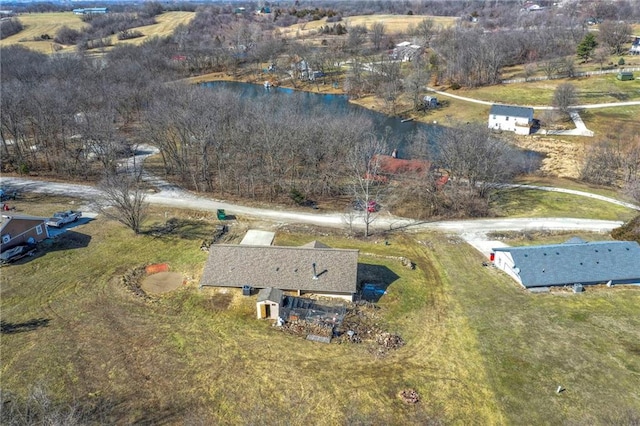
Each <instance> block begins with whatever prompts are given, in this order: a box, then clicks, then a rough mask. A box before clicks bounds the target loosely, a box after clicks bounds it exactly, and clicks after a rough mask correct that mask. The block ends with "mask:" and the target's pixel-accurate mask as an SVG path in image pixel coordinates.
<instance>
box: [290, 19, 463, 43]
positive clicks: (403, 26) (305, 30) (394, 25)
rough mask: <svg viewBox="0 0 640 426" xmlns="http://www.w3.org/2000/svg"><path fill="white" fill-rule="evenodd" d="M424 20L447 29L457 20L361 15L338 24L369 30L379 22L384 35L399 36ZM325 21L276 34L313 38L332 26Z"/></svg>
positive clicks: (321, 20)
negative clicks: (323, 28) (383, 28)
mask: <svg viewBox="0 0 640 426" xmlns="http://www.w3.org/2000/svg"><path fill="white" fill-rule="evenodd" d="M425 19H431V20H432V21H433V22H434V24H435V25H436V27H441V28H447V27H450V26H452V25H454V24H455V23H456V22H457V21H458V19H457V18H453V17H446V16H428V15H411V16H409V15H385V14H381V15H362V16H348V17H345V18H344V19H343V20H342V21H340V22H339V23H340V24H342V25H344V26H346V27H347V28H349V27H354V26H365V27H367V28H368V29H371V26H372V25H373V24H374V23H376V22H380V23H382V24H383V25H384V26H385V33H386V34H399V33H406V31H407V29H408V27H409V25H413V26H414V27H415V26H416V25H418V24H419V23H420V22H422V21H423V20H425ZM326 21H327V19H326V18H323V19H319V20H317V21H311V22H305V23H302V24H295V25H291V26H288V27H286V28H280V29H278V30H277V31H278V33H279V34H280V35H281V36H283V37H288V38H295V37H302V38H305V37H307V36H313V35H316V34H317V31H318V29H319V28H321V27H323V26H325V25H334V24H333V23H330V24H327V22H326Z"/></svg>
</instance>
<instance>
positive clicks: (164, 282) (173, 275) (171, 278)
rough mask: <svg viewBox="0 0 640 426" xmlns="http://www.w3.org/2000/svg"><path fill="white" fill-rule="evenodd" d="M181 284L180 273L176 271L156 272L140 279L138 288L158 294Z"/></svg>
mask: <svg viewBox="0 0 640 426" xmlns="http://www.w3.org/2000/svg"><path fill="white" fill-rule="evenodd" d="M181 285H182V274H179V273H177V272H158V273H157V274H153V275H149V276H147V277H146V278H145V279H144V280H142V284H141V285H140V288H142V289H143V290H144V291H145V292H146V293H150V294H160V293H167V292H169V291H171V290H175V289H176V288H178V287H180V286H181Z"/></svg>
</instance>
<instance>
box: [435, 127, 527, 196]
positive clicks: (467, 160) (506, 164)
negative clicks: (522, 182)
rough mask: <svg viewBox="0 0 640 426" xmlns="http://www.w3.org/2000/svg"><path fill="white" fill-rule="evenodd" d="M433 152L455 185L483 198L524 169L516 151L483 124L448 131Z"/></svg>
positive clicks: (448, 129) (520, 157) (445, 131)
mask: <svg viewBox="0 0 640 426" xmlns="http://www.w3.org/2000/svg"><path fill="white" fill-rule="evenodd" d="M434 149H435V150H436V152H435V155H434V157H435V158H437V159H438V162H439V163H440V165H441V166H442V167H443V168H444V169H446V170H447V171H448V173H449V177H450V178H451V179H452V180H453V181H454V183H455V184H458V185H463V186H467V187H468V188H469V189H470V190H474V191H477V194H478V195H480V196H481V197H486V196H488V195H489V192H490V190H491V189H493V188H495V185H496V183H502V182H506V181H508V180H509V179H510V178H512V177H513V176H514V175H515V174H516V173H518V172H519V171H520V170H522V168H523V167H524V166H525V164H524V163H523V159H522V156H521V155H520V154H519V153H518V151H517V150H516V149H515V148H513V147H512V146H511V145H509V144H508V143H507V142H506V141H504V140H502V139H497V138H495V137H494V136H493V135H491V133H490V130H489V129H488V128H487V127H486V126H483V125H480V124H467V125H465V126H462V127H458V128H447V129H445V130H444V131H443V134H442V137H441V138H440V140H439V144H438V146H437V147H436V148H434Z"/></svg>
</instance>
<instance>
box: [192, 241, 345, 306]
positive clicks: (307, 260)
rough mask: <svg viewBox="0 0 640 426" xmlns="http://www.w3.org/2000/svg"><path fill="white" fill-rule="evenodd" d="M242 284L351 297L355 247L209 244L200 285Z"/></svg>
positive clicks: (236, 285) (258, 287)
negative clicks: (352, 248) (351, 248)
mask: <svg viewBox="0 0 640 426" xmlns="http://www.w3.org/2000/svg"><path fill="white" fill-rule="evenodd" d="M245 285H249V286H251V287H253V288H257V289H264V288H268V287H273V288H276V289H281V290H285V291H289V292H295V293H296V294H297V295H298V296H301V295H303V294H316V295H320V296H328V297H337V298H342V299H346V300H349V301H353V296H354V295H355V293H356V292H357V285H358V250H350V249H335V248H330V247H327V246H325V245H324V244H322V243H317V242H313V243H310V244H307V245H305V246H302V247H282V246H250V245H230V244H214V245H212V246H211V247H210V248H209V259H208V260H207V263H206V264H205V267H204V271H203V273H202V278H201V279H200V287H204V286H214V287H237V288H241V287H242V286H245Z"/></svg>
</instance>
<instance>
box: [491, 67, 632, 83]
mask: <svg viewBox="0 0 640 426" xmlns="http://www.w3.org/2000/svg"><path fill="white" fill-rule="evenodd" d="M620 71H640V67H623V68H619V69H615V70H602V71H582V72H576V73H573V77H587V76H590V75H603V74H615V73H618V72H620ZM567 77H569V76H568V75H552V76H551V77H547V76H538V77H529V78H513V79H509V80H502V81H501V83H502V84H510V83H526V82H529V81H543V80H557V79H559V78H567Z"/></svg>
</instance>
